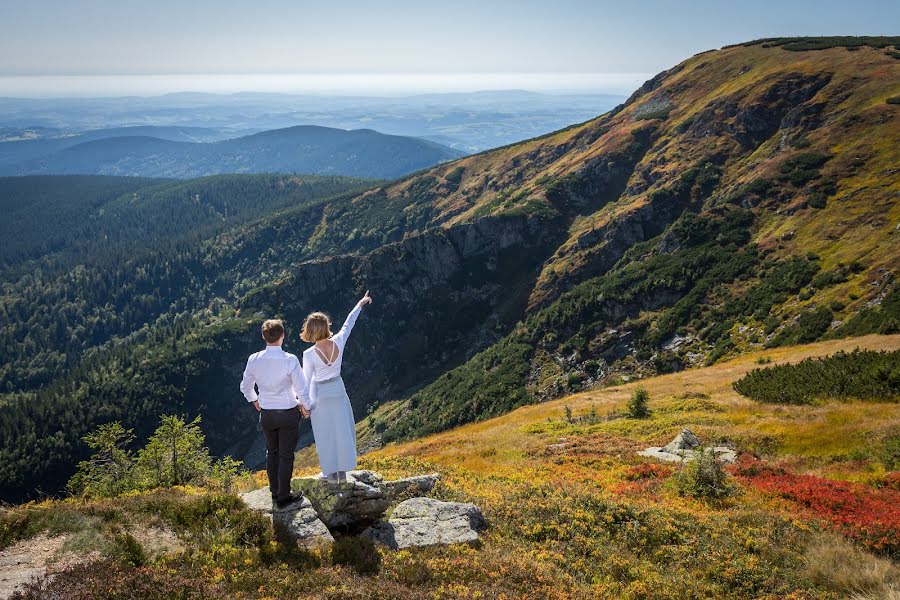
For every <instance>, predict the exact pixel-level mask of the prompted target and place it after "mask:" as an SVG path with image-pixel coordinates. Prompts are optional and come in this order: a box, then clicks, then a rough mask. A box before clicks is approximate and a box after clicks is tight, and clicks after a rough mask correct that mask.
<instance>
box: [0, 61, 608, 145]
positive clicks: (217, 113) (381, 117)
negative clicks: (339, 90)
mask: <svg viewBox="0 0 900 600" xmlns="http://www.w3.org/2000/svg"><path fill="white" fill-rule="evenodd" d="M2 87H3V79H2V77H0V89H2ZM624 100H625V96H624V95H616V94H600V93H580V94H546V93H537V92H532V91H525V90H493V91H480V92H460V93H440V94H416V95H410V96H383V97H382V96H349V95H342V96H321V95H298V94H273V93H250V92H244V93H238V94H207V93H177V94H166V95H163V96H150V97H134V96H132V97H125V98H2V97H0V141H2V140H6V139H20V138H22V137H33V136H47V135H54V132H55V135H59V134H61V133H62V134H67V135H72V134H78V133H82V132H86V131H91V130H102V129H106V128H109V127H126V126H133V125H144V126H170V127H173V128H179V127H182V128H190V129H192V130H194V131H203V130H206V131H207V132H209V133H210V134H211V135H214V136H215V135H219V134H224V137H217V138H216V139H224V138H225V137H227V138H234V137H238V136H241V135H248V134H250V133H256V132H259V131H266V130H269V129H283V128H285V127H293V126H295V125H301V124H302V125H321V126H323V127H336V128H339V129H374V130H375V131H380V132H382V133H388V134H391V135H407V136H412V137H417V138H423V139H428V140H431V141H433V142H438V143H440V144H444V145H447V146H450V147H451V148H456V149H457V150H462V151H464V152H479V151H481V150H487V149H488V148H496V147H497V146H503V145H505V144H510V143H513V142H518V141H521V140H524V139H528V138H532V137H534V136H537V135H542V134H545V133H548V132H550V131H555V130H557V129H559V128H560V127H564V126H566V125H569V124H571V123H580V122H582V121H585V120H587V119H590V118H592V117H594V116H596V115H598V114H600V113H603V112H606V111H607V110H609V109H611V108H612V107H614V106H615V105H617V104H619V103H621V102H623V101H624ZM135 135H144V134H137V133H136V134H135ZM153 137H164V136H161V135H153ZM167 139H168V138H167ZM186 141H191V140H186ZM196 141H204V140H196ZM205 141H212V140H205Z"/></svg>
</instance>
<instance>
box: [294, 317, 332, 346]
mask: <svg viewBox="0 0 900 600" xmlns="http://www.w3.org/2000/svg"><path fill="white" fill-rule="evenodd" d="M332 335H334V334H333V333H331V319H329V318H328V315H326V314H325V313H321V312H314V313H310V314H309V316H308V317H306V321H304V322H303V329H301V330H300V339H301V340H303V341H304V342H309V343H311V344H315V343H316V342H318V341H319V340H324V339H327V338H330V337H331V336H332Z"/></svg>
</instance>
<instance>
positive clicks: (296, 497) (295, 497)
mask: <svg viewBox="0 0 900 600" xmlns="http://www.w3.org/2000/svg"><path fill="white" fill-rule="evenodd" d="M301 500H303V492H294V493H292V494H291V495H290V496H288V497H287V498H285V499H284V500H281V501H278V500H276V501H275V507H276V508H278V509H279V510H281V509H284V508H287V507H288V506H290V505H291V504H294V503H295V502H300V501H301Z"/></svg>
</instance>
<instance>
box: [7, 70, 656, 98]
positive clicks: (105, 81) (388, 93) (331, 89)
mask: <svg viewBox="0 0 900 600" xmlns="http://www.w3.org/2000/svg"><path fill="white" fill-rule="evenodd" d="M653 75H654V73H649V72H647V73H333V74H331V73H328V74H323V73H296V74H266V75H258V74H229V75H219V74H196V75H191V74H173V75H14V76H9V75H7V76H3V75H0V97H6V98H36V99H50V98H106V97H123V96H142V97H147V96H164V95H170V94H178V93H207V94H240V93H250V94H252V93H273V94H293V95H316V96H330V95H335V96H376V97H394V96H397V97H402V96H409V95H421V94H432V93H437V94H442V93H475V92H493V91H496V92H501V91H529V92H536V93H543V94H615V95H627V94H628V93H630V92H631V91H633V90H634V89H635V88H636V87H638V86H639V85H641V83H643V82H644V81H646V80H647V79H648V78H650V77H652V76H653Z"/></svg>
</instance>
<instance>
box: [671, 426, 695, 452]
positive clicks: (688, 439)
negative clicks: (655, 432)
mask: <svg viewBox="0 0 900 600" xmlns="http://www.w3.org/2000/svg"><path fill="white" fill-rule="evenodd" d="M699 445H700V439H699V438H698V437H697V436H696V435H694V434H693V433H691V430H690V429H682V430H681V433H679V434H678V435H676V436H675V439H674V440H672V441H671V442H669V443H668V444H666V445H665V446H664V447H663V450H665V451H666V452H669V453H670V454H678V452H679V450H693V449H694V448H696V447H698V446H699Z"/></svg>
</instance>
